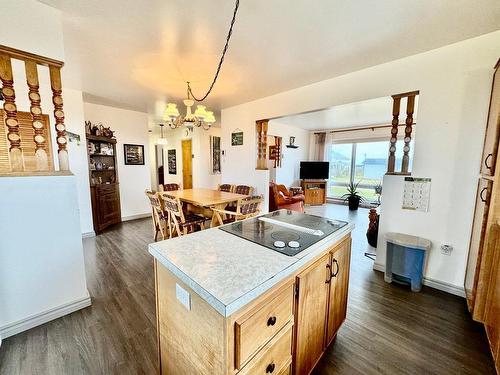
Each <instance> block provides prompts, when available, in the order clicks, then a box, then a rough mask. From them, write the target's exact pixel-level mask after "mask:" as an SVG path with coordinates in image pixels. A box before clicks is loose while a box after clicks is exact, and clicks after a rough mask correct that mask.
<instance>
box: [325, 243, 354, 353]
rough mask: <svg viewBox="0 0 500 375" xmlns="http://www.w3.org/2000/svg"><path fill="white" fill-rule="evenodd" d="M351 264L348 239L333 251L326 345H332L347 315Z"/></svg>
mask: <svg viewBox="0 0 500 375" xmlns="http://www.w3.org/2000/svg"><path fill="white" fill-rule="evenodd" d="M350 264H351V239H350V238H349V239H347V240H345V241H343V242H342V243H340V244H339V245H338V246H336V247H335V248H334V249H332V251H331V272H332V277H331V282H330V294H329V302H328V323H327V333H326V345H327V346H328V345H330V343H331V342H332V340H333V339H334V337H335V335H336V334H337V331H338V329H339V328H340V326H341V325H342V323H343V322H344V320H345V318H346V313H347V291H348V288H349V268H350Z"/></svg>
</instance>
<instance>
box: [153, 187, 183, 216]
mask: <svg viewBox="0 0 500 375" xmlns="http://www.w3.org/2000/svg"><path fill="white" fill-rule="evenodd" d="M159 195H160V197H161V200H162V201H163V206H164V208H165V210H167V211H168V212H170V214H171V215H173V216H174V217H176V218H179V219H180V221H181V223H184V221H185V219H184V212H183V211H182V203H181V201H180V199H179V198H177V197H174V196H173V195H169V194H168V192H162V193H159Z"/></svg>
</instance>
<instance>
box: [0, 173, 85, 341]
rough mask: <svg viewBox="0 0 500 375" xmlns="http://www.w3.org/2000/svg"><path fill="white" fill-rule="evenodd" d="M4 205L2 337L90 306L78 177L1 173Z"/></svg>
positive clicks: (0, 233) (0, 203)
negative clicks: (79, 210) (78, 200)
mask: <svg viewBox="0 0 500 375" xmlns="http://www.w3.org/2000/svg"><path fill="white" fill-rule="evenodd" d="M0 207H2V210H1V214H0V341H1V339H2V338H5V337H8V336H11V335H13V334H16V333H18V332H21V331H24V330H26V329H29V328H31V327H34V326H36V325H39V324H42V323H44V322H46V321H48V320H51V319H54V318H56V317H59V316H62V315H65V314H67V313H69V312H72V311H74V310H77V309H79V308H82V307H85V306H88V305H89V304H90V297H89V295H88V292H87V285H86V279H85V268H84V261H83V248H82V239H81V234H80V222H79V217H78V203H77V189H76V178H75V177H74V176H50V177H1V178H0ZM28 234H29V235H28Z"/></svg>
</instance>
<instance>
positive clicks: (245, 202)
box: [236, 196, 264, 216]
mask: <svg viewBox="0 0 500 375" xmlns="http://www.w3.org/2000/svg"><path fill="white" fill-rule="evenodd" d="M263 201H264V198H263V197H262V196H253V197H248V198H244V199H240V200H239V201H238V208H237V210H236V212H237V214H239V215H245V216H246V215H252V214H258V213H259V212H260V209H259V206H260V204H261V203H262V202H263Z"/></svg>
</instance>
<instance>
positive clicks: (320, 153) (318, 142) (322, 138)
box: [313, 133, 326, 161]
mask: <svg viewBox="0 0 500 375" xmlns="http://www.w3.org/2000/svg"><path fill="white" fill-rule="evenodd" d="M325 144H326V133H314V153H313V158H314V160H316V161H323V160H325Z"/></svg>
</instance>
